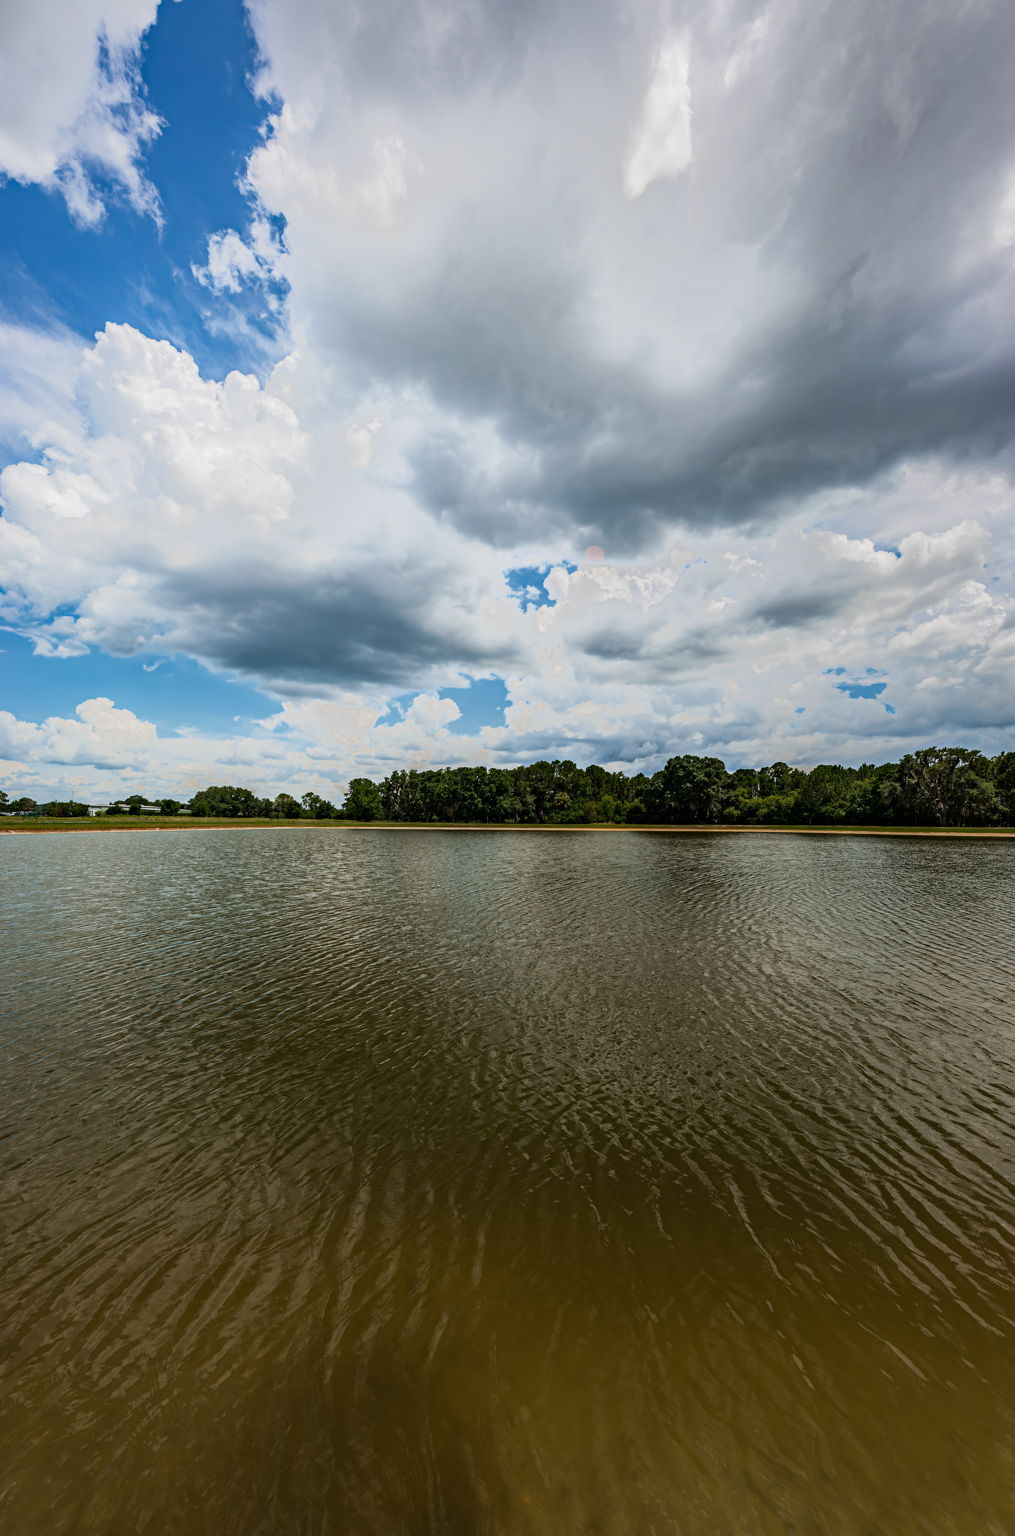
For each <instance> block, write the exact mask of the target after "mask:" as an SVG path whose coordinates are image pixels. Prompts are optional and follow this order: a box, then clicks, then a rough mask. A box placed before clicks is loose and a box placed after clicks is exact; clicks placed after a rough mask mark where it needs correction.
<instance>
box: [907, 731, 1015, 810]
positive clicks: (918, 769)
mask: <svg viewBox="0 0 1015 1536" xmlns="http://www.w3.org/2000/svg"><path fill="white" fill-rule="evenodd" d="M995 772H996V771H995ZM893 799H894V802H895V809H896V814H897V816H898V819H899V820H900V821H902V822H905V823H908V824H909V825H912V826H931V827H957V826H984V825H989V824H990V823H991V822H997V821H999V820H1000V819H1001V817H1002V815H1003V811H1004V805H1003V802H1002V800H1001V798H1000V796H999V795H998V791H997V783H996V777H995V776H992V773H991V764H990V763H989V762H988V760H987V758H985V757H984V756H983V754H982V753H980V752H972V751H969V750H968V749H967V748H965V747H924V748H923V749H922V751H919V752H911V753H907V754H906V756H905V757H903V758H901V759H900V761H899V764H898V767H897V770H896V777H895V782H894V786H893Z"/></svg>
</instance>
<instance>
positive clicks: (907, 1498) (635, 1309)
mask: <svg viewBox="0 0 1015 1536" xmlns="http://www.w3.org/2000/svg"><path fill="white" fill-rule="evenodd" d="M1013 874H1015V846H1011V845H1008V844H1003V843H997V844H989V845H988V844H984V843H978V844H966V843H962V842H948V843H943V842H933V841H926V842H923V841H920V840H917V839H912V840H910V839H905V840H903V839H895V840H891V839H881V838H860V837H857V838H828V839H824V838H806V837H800V838H796V837H775V836H772V837H764V836H756V837H737V836H730V837H709V836H694V835H674V834H666V833H659V834H656V833H618V834H605V835H600V834H591V835H590V834H583V833H580V832H577V833H573V834H570V833H569V834H563V833H562V834H558V835H555V836H552V837H551V836H546V835H544V834H540V833H524V832H522V833H511V834H503V833H482V832H476V833H471V832H455V833H439V832H431V833H427V834H425V835H421V834H418V833H414V832H412V831H404V832H401V831H387V832H384V833H371V832H369V831H367V832H353V831H330V830H323V831H315V830H310V829H300V828H295V829H286V830H267V831H263V832H262V831H250V830H247V831H235V832H233V831H226V832H208V831H197V830H195V831H185V832H157V831H153V832H131V833H129V834H114V833H109V834H104V835H99V834H94V835H91V836H87V837H82V836H74V835H64V836H51V837H34V838H33V837H9V838H3V839H0V884H2V893H3V894H2V916H3V927H2V932H3V945H4V982H3V994H4V1009H3V1023H2V1026H0V1137H2V1140H0V1217H2V1230H0V1370H2V1381H0V1387H2V1400H0V1530H2V1531H3V1532H4V1533H5V1536H6V1533H11V1536H72V1533H73V1536H78V1533H86V1536H91V1533H102V1536H121V1533H124V1536H125V1533H127V1532H130V1533H134V1532H144V1531H148V1532H150V1533H153V1536H154V1533H159V1536H162V1533H167V1536H175V1533H179V1536H204V1533H208V1536H212V1533H214V1536H261V1533H264V1536H268V1533H280V1536H281V1533H285V1536H300V1533H308V1536H309V1533H325V1532H327V1533H335V1536H387V1533H399V1536H401V1533H405V1536H424V1533H433V1536H437V1533H455V1536H472V1533H505V1536H529V1533H531V1536H536V1533H551V1532H552V1533H555V1536H560V1533H571V1532H576V1533H577V1532H600V1533H606V1536H612V1533H618V1536H620V1533H632V1536H633V1533H639V1536H644V1533H659V1536H664V1533H665V1536H678V1533H679V1536H684V1533H686V1536H705V1533H709V1536H711V1533H717V1532H719V1533H726V1532H729V1533H731V1536H733V1533H737V1536H740V1533H742V1536H754V1533H759V1536H760V1533H765V1536H767V1533H784V1532H793V1533H798V1536H802V1533H829V1536H831V1533H834V1536H845V1533H849V1536H853V1533H865V1536H866V1533H891V1536H908V1533H916V1532H920V1533H927V1536H950V1533H956V1536H970V1533H972V1532H976V1533H993V1532H997V1533H1005V1536H1007V1533H1010V1532H1011V1531H1012V1529H1015V1403H1013V1396H1012V1382H1013V1381H1015V1348H1013V1321H1015V1266H1013V1260H1015V1198H1013V1196H1015V1005H1013V997H1015V946H1013V941H1012V934H1013V932H1015V896H1013V892H1015V884H1013Z"/></svg>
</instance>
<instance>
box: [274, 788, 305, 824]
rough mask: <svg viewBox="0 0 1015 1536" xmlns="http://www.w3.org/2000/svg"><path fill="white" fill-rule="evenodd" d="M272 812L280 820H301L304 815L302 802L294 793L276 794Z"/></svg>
mask: <svg viewBox="0 0 1015 1536" xmlns="http://www.w3.org/2000/svg"><path fill="white" fill-rule="evenodd" d="M271 814H272V815H273V816H274V817H276V818H277V819H278V820H279V821H299V819H300V816H301V815H302V812H301V810H300V802H299V801H298V800H295V799H294V798H293V796H292V795H287V794H281V795H276V796H275V798H274V800H273V801H272V806H271Z"/></svg>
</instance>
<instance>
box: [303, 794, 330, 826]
mask: <svg viewBox="0 0 1015 1536" xmlns="http://www.w3.org/2000/svg"><path fill="white" fill-rule="evenodd" d="M300 804H301V806H302V807H303V815H304V816H306V817H308V818H309V819H310V820H311V821H327V820H328V819H329V818H330V817H332V816H335V815H336V814H337V812H336V811H335V807H334V806H333V805H332V803H331V801H330V800H323V799H322V798H321V796H320V795H315V794H314V793H313V791H312V790H307V793H306V794H305V795H304V796H303V798H302V800H301V801H300Z"/></svg>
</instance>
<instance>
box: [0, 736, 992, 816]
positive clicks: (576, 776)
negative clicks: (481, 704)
mask: <svg viewBox="0 0 1015 1536" xmlns="http://www.w3.org/2000/svg"><path fill="white" fill-rule="evenodd" d="M120 804H121V805H126V806H127V807H128V812H129V813H131V814H134V815H140V814H141V807H142V806H148V805H151V804H155V805H158V807H159V811H160V814H163V815H169V816H171V815H175V814H177V813H178V812H180V811H182V810H186V811H187V812H189V814H190V815H191V816H195V817H207V816H215V817H227V818H232V817H235V818H243V819H246V818H252V817H258V818H261V817H268V818H272V819H275V820H287V821H298V820H303V819H306V820H314V821H320V820H329V819H339V820H347V821H365V822H372V821H391V822H450V823H456V822H457V823H462V822H473V823H475V822H478V823H481V824H489V825H513V826H593V825H602V824H614V825H617V824H628V825H633V826H637V825H646V824H652V823H661V824H670V825H673V824H684V823H690V824H704V825H709V826H715V825H722V824H726V825H731V826H738V825H741V826H766V825H790V826H792V825H803V826H808V825H821V826H828V825H833V826H834V825H843V826H929V827H957V826H973V827H989V826H1009V825H1012V824H1013V823H1015V752H1002V753H1001V754H999V755H998V756H997V757H993V758H990V757H986V756H984V755H983V754H982V753H980V752H973V751H970V750H968V749H967V748H964V747H926V748H924V749H923V750H922V751H919V752H911V753H907V754H906V756H905V757H903V758H901V759H900V760H899V761H898V762H896V763H883V764H879V765H875V764H873V763H863V764H861V765H860V767H858V768H847V767H843V766H841V765H840V764H837V763H821V764H819V765H818V767H816V768H812V769H811V770H810V771H809V772H807V771H805V770H803V769H801V768H791V767H790V766H789V765H788V764H787V763H781V762H779V763H772V764H770V765H769V766H768V767H767V768H737V769H734V770H733V771H732V772H729V771H728V770H727V768H726V766H725V764H724V763H723V762H722V761H721V759H720V758H717V757H698V756H694V755H684V756H680V757H671V758H670V759H669V761H668V762H667V763H666V764H665V765H664V767H662V768H661V769H660V770H659V772H658V773H654V774H652V775H651V776H649V775H646V774H643V773H637V774H633V775H628V774H625V773H616V772H611V771H610V770H609V769H607V768H601V767H599V766H598V765H597V764H592V765H591V766H590V767H588V768H579V767H577V766H576V764H574V763H572V762H570V761H567V760H563V761H554V762H536V763H528V764H526V765H524V766H521V767H517V768H420V769H417V768H409V769H404V768H400V769H397V770H396V771H395V772H393V773H390V774H388V776H387V777H386V778H384V779H382V780H380V781H379V782H378V781H376V780H373V779H367V778H355V779H353V780H352V781H351V783H350V785H349V790H348V793H347V795H346V797H345V800H344V802H343V804H342V806H341V807H340V808H336V807H335V806H334V805H333V804H332V803H331V801H329V800H325V799H323V798H322V797H321V796H320V795H317V794H314V793H312V792H308V793H307V794H305V795H303V796H302V797H301V798H300V799H299V800H297V799H296V798H295V796H293V795H289V794H280V795H276V796H275V797H274V798H264V797H263V796H258V795H256V794H255V793H254V792H253V791H252V790H249V789H243V788H241V787H239V786H237V785H232V784H213V785H209V787H208V788H207V789H202V790H200V791H199V792H198V793H197V794H196V795H194V796H193V797H192V798H191V800H190V801H189V802H188V803H187V804H186V805H185V804H184V803H183V802H181V801H179V800H171V799H168V800H160V801H154V802H152V801H149V800H148V799H147V797H146V796H144V795H129V796H127V798H126V800H124V801H121V802H120ZM0 809H6V810H8V811H21V812H23V813H27V814H39V815H47V816H76V815H85V814H87V810H88V807H87V806H85V805H81V804H80V803H78V802H76V801H50V802H49V803H48V804H44V805H41V806H36V804H35V802H34V801H33V800H30V799H28V798H26V797H21V798H20V799H18V800H15V801H14V802H12V803H11V804H10V805H8V804H7V796H6V794H4V793H3V792H0ZM114 814H122V813H120V812H114Z"/></svg>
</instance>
